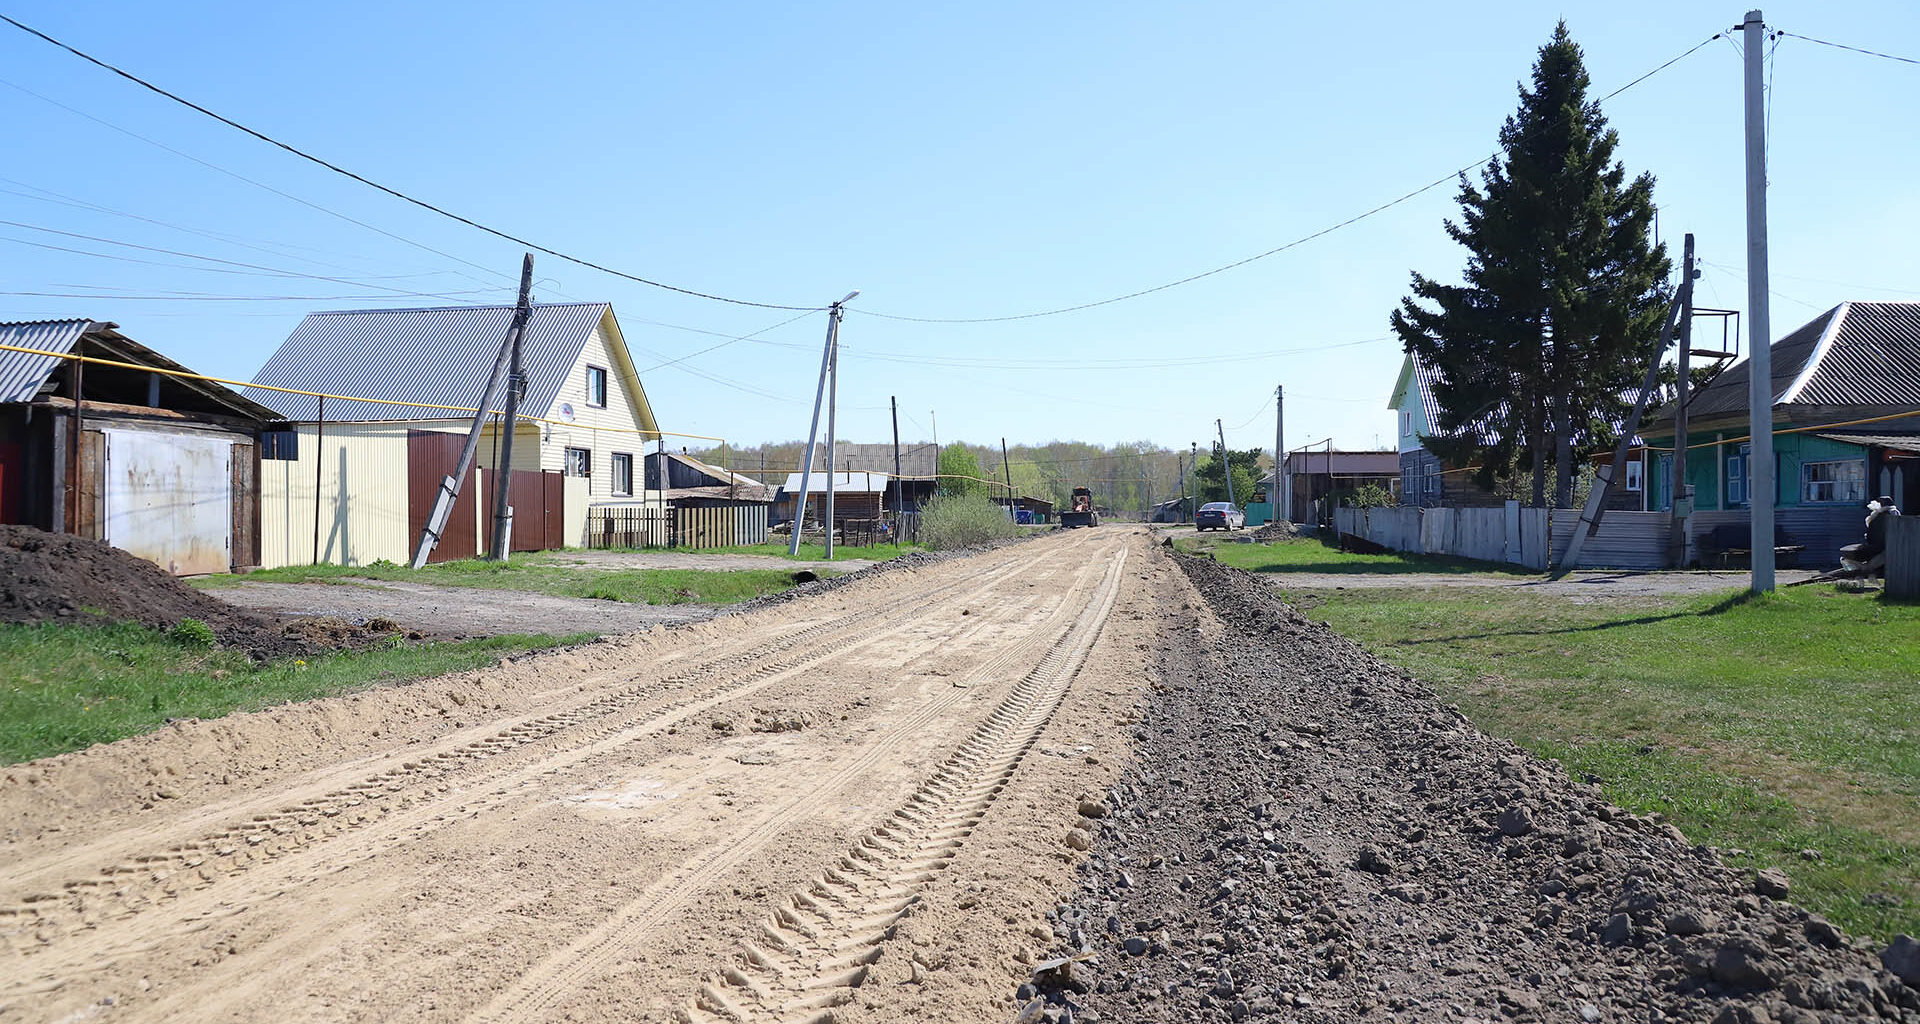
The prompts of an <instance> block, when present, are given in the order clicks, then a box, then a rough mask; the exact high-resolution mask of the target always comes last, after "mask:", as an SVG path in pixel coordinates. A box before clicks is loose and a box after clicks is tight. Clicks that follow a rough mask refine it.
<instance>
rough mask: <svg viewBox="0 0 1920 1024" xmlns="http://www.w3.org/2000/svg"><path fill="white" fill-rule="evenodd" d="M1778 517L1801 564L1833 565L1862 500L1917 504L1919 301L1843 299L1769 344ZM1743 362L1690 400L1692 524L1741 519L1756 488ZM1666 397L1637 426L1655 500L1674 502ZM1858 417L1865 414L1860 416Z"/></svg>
mask: <svg viewBox="0 0 1920 1024" xmlns="http://www.w3.org/2000/svg"><path fill="white" fill-rule="evenodd" d="M1771 352H1772V355H1773V389H1772V390H1773V429H1774V438H1773V447H1774V462H1775V469H1776V472H1775V474H1774V480H1775V482H1776V488H1775V493H1774V494H1773V495H1772V499H1773V503H1774V508H1775V509H1776V512H1775V516H1774V518H1775V522H1776V523H1777V524H1778V525H1779V527H1780V528H1781V529H1782V530H1784V531H1785V532H1786V534H1787V539H1788V541H1789V542H1790V543H1793V544H1803V545H1805V546H1806V549H1807V550H1806V554H1805V556H1804V557H1803V559H1802V561H1803V564H1807V565H1832V564H1837V561H1838V557H1839V555H1838V551H1839V548H1840V546H1841V545H1842V544H1848V543H1852V542H1855V541H1858V540H1859V539H1860V534H1861V530H1862V524H1863V521H1864V519H1865V516H1866V512H1865V508H1864V506H1865V504H1866V502H1867V501H1868V500H1869V499H1871V498H1873V497H1876V496H1878V495H1883V494H1886V495H1892V496H1893V498H1894V499H1895V501H1896V502H1898V504H1899V505H1900V507H1901V508H1902V509H1907V510H1912V509H1915V508H1916V507H1917V506H1920V302H1845V303H1841V304H1840V305H1838V306H1835V307H1834V308H1833V309H1831V310H1828V311H1827V312H1826V313H1823V314H1821V315H1820V316H1818V317H1816V318H1814V320H1812V321H1811V322H1809V323H1807V324H1806V325H1804V326H1802V327H1800V328H1799V329H1798V330H1795V331H1794V332H1792V333H1791V334H1788V335H1787V336H1786V337H1784V338H1781V339H1780V340H1779V341H1776V342H1774V343H1773V347H1772V349H1771ZM1748 365H1749V364H1748V363H1746V362H1740V363H1736V364H1734V365H1733V366H1731V367H1728V368H1727V370H1726V372H1724V373H1722V374H1721V375H1720V376H1719V377H1717V378H1715V379H1714V380H1713V381H1712V382H1711V383H1710V384H1708V385H1707V386H1706V387H1704V388H1700V389H1698V390H1696V391H1694V393H1693V394H1692V395H1691V397H1690V399H1689V401H1688V402H1687V430H1688V447H1689V451H1688V454H1687V483H1688V484H1690V485H1691V487H1692V490H1693V497H1694V510H1695V515H1694V517H1693V519H1692V521H1691V523H1690V532H1691V533H1693V534H1694V535H1695V536H1696V537H1697V536H1698V535H1699V534H1700V533H1703V532H1705V531H1708V530H1711V529H1712V528H1713V527H1715V526H1718V525H1722V524H1738V525H1745V524H1746V523H1747V522H1748V519H1747V513H1748V510H1749V509H1751V508H1752V507H1753V505H1752V503H1753V501H1754V500H1755V499H1756V497H1758V496H1756V495H1754V494H1753V493H1752V492H1751V487H1750V486H1749V481H1750V479H1751V475H1752V473H1751V461H1752V448H1751V446H1750V445H1749V444H1748V443H1746V442H1745V441H1744V440H1742V438H1745V437H1746V436H1747V434H1748V413H1747V400H1748V380H1749V378H1748V372H1747V368H1748ZM1676 412H1677V410H1676V408H1675V407H1673V406H1668V407H1667V408H1665V409H1662V410H1661V412H1660V415H1659V417H1658V418H1657V419H1655V420H1654V421H1653V422H1652V423H1650V424H1648V426H1647V427H1646V428H1644V429H1643V430H1642V431H1641V433H1642V435H1643V436H1644V437H1645V438H1646V440H1647V443H1648V444H1649V446H1651V447H1652V448H1654V449H1655V450H1656V452H1657V454H1656V457H1655V460H1654V465H1653V467H1652V472H1651V474H1650V476H1651V477H1652V479H1651V481H1650V483H1651V486H1652V491H1651V494H1650V499H1651V502H1650V504H1651V506H1652V507H1653V508H1656V509H1667V508H1671V507H1672V503H1673V480H1672V476H1673V469H1672V467H1673V455H1672V453H1671V451H1665V452H1660V451H1658V450H1659V449H1671V448H1672V447H1673V438H1674V417H1675V413H1676ZM1862 421H1865V422H1862Z"/></svg>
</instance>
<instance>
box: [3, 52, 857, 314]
mask: <svg viewBox="0 0 1920 1024" xmlns="http://www.w3.org/2000/svg"><path fill="white" fill-rule="evenodd" d="M0 21H5V22H6V23H7V24H9V25H12V26H13V27H14V28H17V29H19V30H20V31H22V32H25V33H27V34H28V35H31V36H34V37H36V38H39V39H41V40H44V41H45V42H48V43H51V44H52V45H54V46H57V47H59V48H60V49H62V50H65V51H67V52H68V53H71V54H73V55H74V56H76V57H78V58H80V59H81V60H84V61H86V62H87V63H89V64H92V65H94V66H96V67H99V68H102V69H104V70H106V71H110V72H112V73H114V74H116V75H119V76H120V77H121V78H124V79H126V80H127V81H129V82H132V83H133V84H135V85H138V86H140V87H141V88H143V89H147V90H149V91H151V92H153V93H156V94H158V95H160V96H164V97H166V98H167V99H170V100H172V101H174V102H175V103H178V104H180V105H181V106H184V107H187V108H188V109H191V110H194V111H197V112H199V113H201V114H205V115H206V116H208V117H210V118H213V119H214V120H216V121H219V122H220V123H221V124H224V125H226V126H227V127H229V128H233V129H236V130H238V131H241V132H245V133H246V134H248V135H251V136H253V137H254V138H256V139H259V140H260V141H262V142H265V143H268V144H270V145H273V146H276V147H278V148H280V149H283V150H285V151H287V152H288V153H291V154H293V155H294V156H297V157H299V158H301V159H302V160H306V161H309V162H311V163H314V164H318V165H319V166H321V167H324V168H326V169H327V170H329V171H332V172H334V173H335V174H339V175H342V176H344V177H347V178H351V179H353V180H354V181H357V182H359V183H360V184H362V185H366V186H367V187H369V188H373V189H377V190H379V191H381V192H385V193H386V194H387V195H390V196H392V197H394V198H395V199H399V200H402V201H403V202H407V203H411V204H413V205H414V206H418V207H420V208H421V209H423V210H427V211H430V212H432V213H437V214H439V215H440V216H442V217H446V218H448V219H449V220H455V221H458V222H460V223H462V224H465V225H467V226H468V227H470V228H474V229H476V230H479V231H484V232H486V233H487V234H490V235H493V236H494V237H496V238H502V239H505V240H507V241H509V242H512V243H514V244H515V245H522V246H525V247H527V248H529V249H532V250H534V251H536V252H543V253H546V254H547V255H549V256H553V257H556V258H558V259H563V260H566V261H567V262H568V263H574V264H578V265H579V266H583V267H586V268H588V269H590V270H598V271H600V272H601V273H603V274H611V275H613V276H614V277H621V278H625V279H627V280H629V281H634V282H637V283H639V284H644V285H647V286H649V287H653V288H660V289H663V290H665V291H670V292H678V293H679V294H681V295H689V296H692V297H694V298H697V299H708V300H711V301H713V302H725V303H730V304H732V305H736V306H754V307H757V308H760V309H788V310H807V311H809V312H812V311H816V310H820V309H824V308H825V307H824V306H784V305H779V304H776V303H771V302H752V301H749V300H746V299H735V298H729V297H728V296H725V295H714V294H712V293H709V292H701V291H695V290H693V289H691V288H682V287H680V286H678V285H672V284H667V283H665V282H663V281H655V280H653V279H651V278H646V277H641V276H640V275H638V274H629V273H627V272H626V271H624V270H615V269H614V268H612V267H609V266H606V265H605V264H602V263H595V262H593V261H592V260H588V259H583V258H581V257H579V256H573V255H570V254H568V253H564V252H561V251H560V250H558V249H553V248H549V247H547V246H544V245H541V244H539V243H537V242H533V241H530V240H528V239H525V238H522V237H520V236H518V235H515V234H512V233H510V232H506V231H502V230H500V229H499V228H496V227H491V226H489V225H486V224H482V223H480V222H479V221H477V220H474V219H473V218H471V217H464V216H462V215H460V214H457V213H454V212H452V211H451V210H448V209H446V208H444V207H440V206H435V205H434V204H432V203H429V202H427V201H426V200H424V199H416V198H414V197H413V196H410V195H408V194H407V193H405V192H402V191H400V190H399V189H396V188H392V187H390V186H387V185H382V184H381V183H379V182H377V181H374V180H373V179H371V178H368V177H366V176H364V175H361V174H357V173H355V172H353V171H350V170H347V169H346V168H345V167H342V166H340V165H339V164H336V163H333V162H331V161H328V160H325V159H323V158H321V157H318V156H315V155H313V154H312V153H309V152H307V151H306V150H304V149H301V148H299V147H297V146H294V145H292V144H290V143H286V142H281V141H280V140H279V139H276V138H274V137H273V136H271V135H268V134H266V133H265V132H261V131H257V130H255V129H252V128H249V127H247V126H246V125H244V124H241V123H240V122H238V121H235V120H234V119H232V118H230V117H227V116H226V115H224V114H219V113H215V112H214V111H212V110H209V109H208V108H206V107H203V106H201V105H200V104H198V103H195V102H193V101H192V100H189V99H187V98H185V97H183V96H181V95H179V94H177V93H173V92H168V91H167V90H166V89H163V88H161V87H160V86H157V85H155V84H153V83H152V82H149V81H147V80H146V79H144V78H141V77H140V76H138V75H136V74H134V73H132V72H131V71H127V70H124V69H122V68H119V67H116V66H114V65H112V64H109V63H107V62H106V61H104V60H101V59H100V58H98V57H95V56H93V55H91V54H88V53H85V52H83V51H81V50H79V49H76V48H74V47H72V46H69V45H67V44H66V43H63V42H61V41H60V40H58V39H55V38H53V37H52V36H50V35H47V34H46V33H45V32H42V31H40V30H39V29H37V28H33V27H32V26H29V25H24V24H22V23H20V22H18V21H16V20H14V19H13V18H11V17H8V16H7V15H5V14H0Z"/></svg>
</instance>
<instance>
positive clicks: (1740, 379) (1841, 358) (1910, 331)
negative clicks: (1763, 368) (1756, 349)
mask: <svg viewBox="0 0 1920 1024" xmlns="http://www.w3.org/2000/svg"><path fill="white" fill-rule="evenodd" d="M1829 334H1830V335H1831V337H1829ZM1822 339H1826V343H1825V344H1824V345H1823V344H1822ZM1769 351H1770V352H1771V353H1772V356H1773V366H1772V370H1773V400H1774V403H1775V404H1776V405H1783V404H1784V405H1790V406H1791V405H1817V406H1838V407H1849V406H1858V407H1871V408H1880V407H1885V406H1895V407H1899V406H1914V407H1916V408H1920V302H1843V303H1841V304H1840V305H1838V306H1835V307H1833V308H1832V309H1830V310H1828V311H1826V312H1825V313H1822V314H1820V315H1819V316H1817V317H1815V318H1814V319H1813V320H1811V321H1809V322H1807V323H1806V324H1803V325H1802V326H1800V327H1799V328H1797V329H1796V330H1794V331H1793V333H1791V334H1788V335H1787V336H1786V337H1784V338H1781V339H1780V340H1779V341H1776V342H1774V343H1773V347H1772V348H1771V349H1770V350H1769ZM1749 365H1750V363H1749V362H1748V361H1746V360H1742V361H1740V362H1738V363H1735V364H1734V365H1733V366H1730V367H1728V368H1727V371H1726V372H1725V373H1723V374H1721V375H1720V376H1718V377H1716V378H1714V381H1713V383H1711V384H1709V385H1707V386H1706V387H1705V388H1702V389H1700V390H1699V391H1696V392H1694V394H1693V397H1692V398H1691V399H1690V400H1689V401H1688V402H1687V415H1688V417H1690V418H1693V419H1704V418H1705V417H1708V416H1721V415H1729V414H1734V413H1739V412H1743V411H1745V410H1746V408H1747V380H1748V367H1749ZM1796 385H1797V386H1796ZM1789 391H1791V392H1792V394H1791V396H1790V397H1789ZM1671 418H1672V409H1671V408H1668V409H1663V410H1661V419H1662V420H1663V421H1670V420H1671Z"/></svg>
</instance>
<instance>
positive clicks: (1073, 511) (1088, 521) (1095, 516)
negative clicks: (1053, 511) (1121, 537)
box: [1060, 487, 1100, 529]
mask: <svg viewBox="0 0 1920 1024" xmlns="http://www.w3.org/2000/svg"><path fill="white" fill-rule="evenodd" d="M1060 525H1061V526H1064V527H1066V528H1068V529H1073V528H1074V527H1079V526H1099V525H1100V513H1098V512H1095V511H1094V510H1093V492H1092V491H1090V490H1088V489H1086V488H1085V487H1075V488H1074V489H1073V504H1072V505H1071V506H1069V507H1068V508H1067V509H1066V510H1065V511H1063V512H1061V513H1060Z"/></svg>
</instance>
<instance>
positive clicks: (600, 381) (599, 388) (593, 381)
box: [587, 366, 607, 409]
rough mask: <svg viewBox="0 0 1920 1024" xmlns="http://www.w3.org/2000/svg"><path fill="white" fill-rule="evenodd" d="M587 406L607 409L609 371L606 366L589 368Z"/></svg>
mask: <svg viewBox="0 0 1920 1024" xmlns="http://www.w3.org/2000/svg"><path fill="white" fill-rule="evenodd" d="M587 404H588V405H591V406H593V407H594V408H596V409H605V408H606V407H607V370H606V367H604V366H589V367H587Z"/></svg>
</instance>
